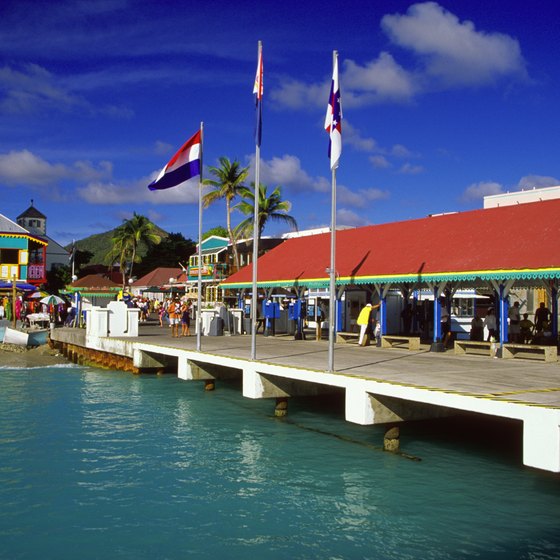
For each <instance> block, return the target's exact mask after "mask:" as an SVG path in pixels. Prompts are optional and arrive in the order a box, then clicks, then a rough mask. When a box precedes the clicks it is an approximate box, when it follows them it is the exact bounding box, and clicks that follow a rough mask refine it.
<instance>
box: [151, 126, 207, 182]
mask: <svg viewBox="0 0 560 560" xmlns="http://www.w3.org/2000/svg"><path fill="white" fill-rule="evenodd" d="M201 155H202V135H201V132H200V130H199V131H198V132H197V133H196V134H194V135H193V136H192V137H191V138H189V139H188V140H187V141H186V142H185V143H184V144H183V145H182V146H181V148H180V149H179V151H178V152H177V153H176V154H175V155H174V156H173V157H172V158H171V159H170V160H169V163H168V164H167V165H166V166H165V167H164V168H163V169H162V170H161V172H160V174H159V175H158V177H157V179H156V180H155V181H154V182H152V183H150V184H149V185H148V188H149V189H150V190H151V191H158V190H162V189H169V188H171V187H176V186H177V185H180V184H181V183H184V182H185V181H188V180H189V179H191V178H192V177H195V176H196V175H200V171H201V165H200V159H201Z"/></svg>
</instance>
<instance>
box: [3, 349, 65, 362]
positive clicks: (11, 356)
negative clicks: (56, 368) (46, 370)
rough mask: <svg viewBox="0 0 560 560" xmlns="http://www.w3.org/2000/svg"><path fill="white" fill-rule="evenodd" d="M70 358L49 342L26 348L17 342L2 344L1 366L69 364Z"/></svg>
mask: <svg viewBox="0 0 560 560" xmlns="http://www.w3.org/2000/svg"><path fill="white" fill-rule="evenodd" d="M67 363H69V362H68V360H67V359H66V358H65V357H64V356H63V355H62V354H60V353H59V352H58V350H54V349H52V348H49V346H48V345H47V344H44V345H43V346H37V347H36V348H29V349H28V348H25V347H24V346H17V345H15V344H0V367H10V366H12V367H44V366H53V365H58V364H67Z"/></svg>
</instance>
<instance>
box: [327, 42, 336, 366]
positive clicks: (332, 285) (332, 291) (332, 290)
mask: <svg viewBox="0 0 560 560" xmlns="http://www.w3.org/2000/svg"><path fill="white" fill-rule="evenodd" d="M337 59H338V51H333V73H334V69H335V68H337V66H338V65H337ZM331 183H332V185H331V266H330V269H329V276H330V281H329V358H328V371H334V340H335V332H336V324H335V323H336V309H335V305H336V166H334V167H332V170H331Z"/></svg>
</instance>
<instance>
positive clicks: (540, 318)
mask: <svg viewBox="0 0 560 560" xmlns="http://www.w3.org/2000/svg"><path fill="white" fill-rule="evenodd" d="M534 319H535V320H534V322H533V321H531V320H530V319H529V314H528V313H523V318H521V312H520V308H519V302H518V301H516V302H514V304H513V305H512V306H511V307H510V308H509V310H508V321H509V326H508V338H509V341H510V342H513V343H519V344H531V343H533V344H547V343H548V342H549V339H550V340H552V330H551V327H552V314H551V312H550V310H549V309H548V307H546V305H545V303H544V302H541V303H540V305H539V307H538V309H537V310H536V312H535V317H534ZM484 329H486V330H487V332H488V336H487V340H489V341H490V340H498V320H497V317H496V314H495V313H494V309H493V308H492V307H490V308H488V311H487V313H486V317H484V319H482V317H480V316H479V315H476V316H475V317H474V318H473V320H472V322H471V332H470V339H471V340H478V341H482V340H484Z"/></svg>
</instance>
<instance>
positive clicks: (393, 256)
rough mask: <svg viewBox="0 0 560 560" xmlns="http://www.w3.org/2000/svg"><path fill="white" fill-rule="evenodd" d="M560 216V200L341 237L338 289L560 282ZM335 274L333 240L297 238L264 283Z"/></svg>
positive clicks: (245, 277)
mask: <svg viewBox="0 0 560 560" xmlns="http://www.w3.org/2000/svg"><path fill="white" fill-rule="evenodd" d="M559 216H560V199H559V200H549V201H543V202H533V203H527V204H519V205H515V206H504V207H499V208H489V209H485V210H474V211H471V212H462V213H456V214H447V215H440V216H433V217H428V218H422V219H418V220H409V221H404V222H393V223H388V224H381V225H375V226H368V227H362V228H356V229H350V230H342V231H337V233H336V270H337V278H338V279H339V280H337V282H338V281H340V282H341V283H353V282H354V281H357V282H358V283H359V281H360V279H361V281H362V282H365V281H366V280H369V281H373V279H372V277H375V279H376V280H382V277H388V278H395V277H400V278H401V279H402V280H404V281H406V278H402V277H405V276H409V277H410V279H409V281H414V280H415V279H418V276H419V275H421V278H422V279H424V280H426V279H427V278H426V277H430V276H432V277H433V278H436V277H439V276H442V279H443V275H452V274H455V275H470V276H471V277H474V276H479V275H478V274H473V273H479V272H486V273H493V274H498V273H499V272H501V271H507V272H512V271H523V270H531V271H534V270H542V269H556V272H555V273H554V274H555V277H559V276H560V243H559V242H560V219H559ZM329 266H330V234H329V233H327V234H321V235H315V236H309V237H300V238H294V239H290V240H287V241H285V242H284V243H282V244H281V245H279V246H278V247H276V248H275V249H273V250H272V251H270V252H268V253H266V254H265V255H263V256H262V257H261V258H260V259H259V264H258V283H259V285H266V284H275V285H280V284H284V285H293V284H301V285H309V284H310V283H311V284H313V281H316V280H318V279H323V280H324V279H326V278H328V273H327V272H326V269H328V268H329ZM251 274H252V268H251V266H248V267H245V268H243V269H241V270H240V271H239V272H237V273H236V274H234V275H232V276H230V277H229V278H228V279H227V281H226V282H224V283H223V284H222V285H223V286H224V287H228V285H230V286H231V287H233V285H236V286H235V287H240V286H239V285H240V284H243V285H244V286H245V285H250V283H251ZM380 277H381V278H380ZM428 279H429V278H428ZM323 283H324V282H323Z"/></svg>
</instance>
